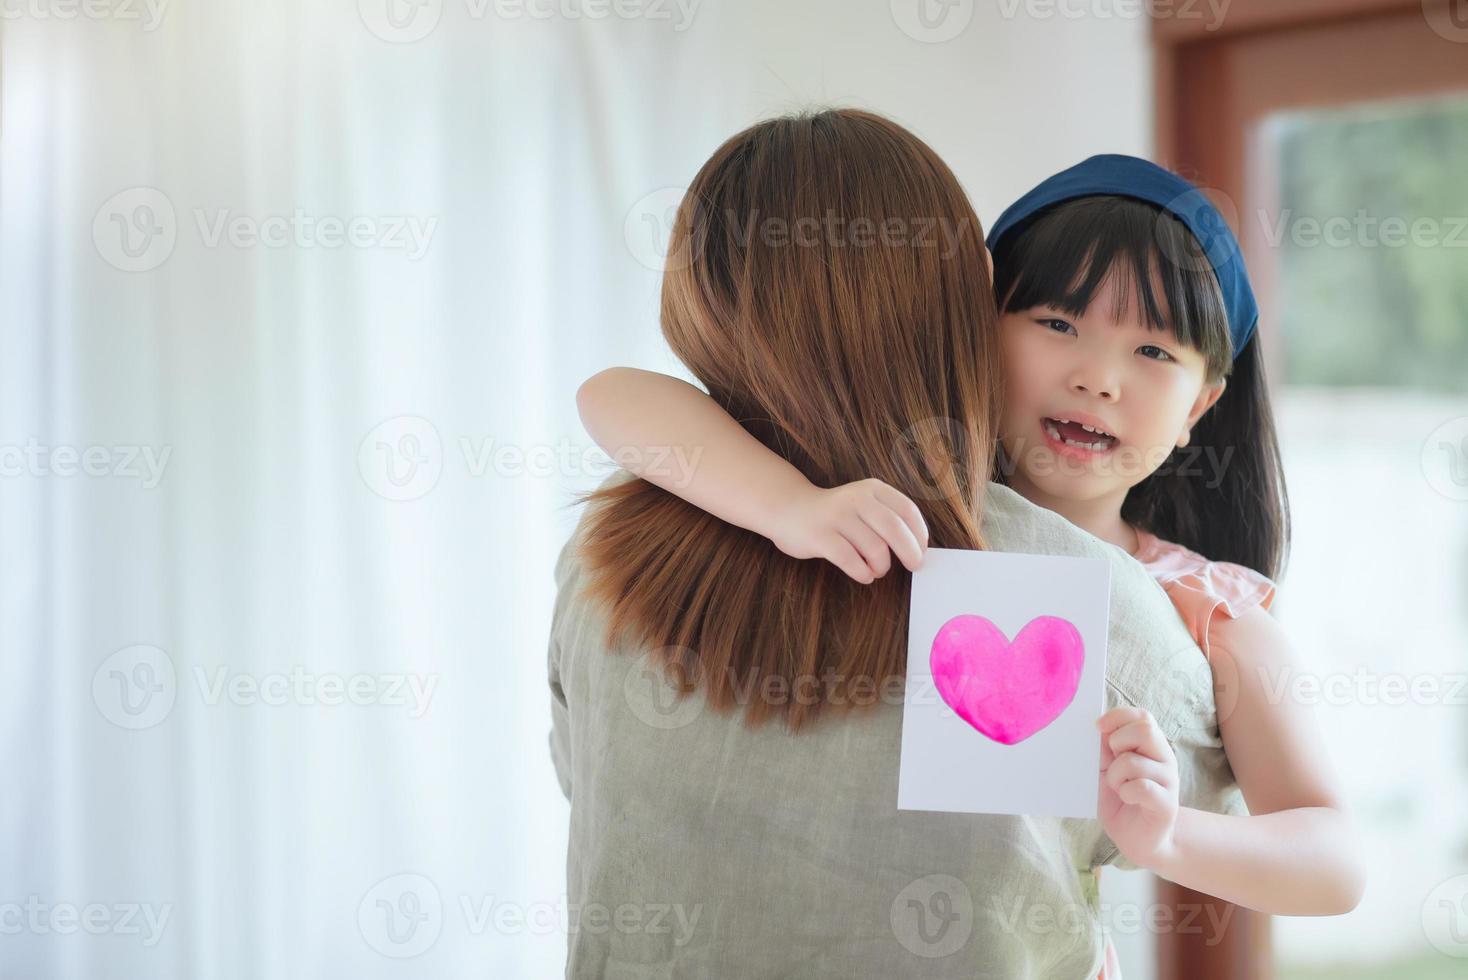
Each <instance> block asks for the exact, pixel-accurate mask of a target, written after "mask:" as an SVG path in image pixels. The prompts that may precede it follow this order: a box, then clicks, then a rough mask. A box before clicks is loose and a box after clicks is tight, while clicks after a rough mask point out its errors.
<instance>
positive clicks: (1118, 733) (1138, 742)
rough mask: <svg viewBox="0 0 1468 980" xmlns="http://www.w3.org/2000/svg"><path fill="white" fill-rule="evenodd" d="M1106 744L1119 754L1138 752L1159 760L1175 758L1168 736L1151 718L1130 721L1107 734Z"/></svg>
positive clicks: (1164, 760)
mask: <svg viewBox="0 0 1468 980" xmlns="http://www.w3.org/2000/svg"><path fill="white" fill-rule="evenodd" d="M1106 744H1107V746H1109V747H1110V748H1111V751H1113V752H1115V753H1116V754H1117V755H1120V754H1121V753H1123V752H1137V753H1140V754H1141V755H1145V756H1147V757H1149V758H1152V759H1156V760H1157V761H1158V762H1166V761H1167V760H1168V759H1171V758H1173V754H1172V746H1171V745H1169V744H1168V741H1167V736H1165V735H1163V734H1162V732H1161V730H1159V729H1158V727H1157V726H1156V725H1155V724H1152V722H1151V720H1150V719H1148V720H1144V721H1133V722H1128V723H1127V724H1125V725H1123V726H1121V727H1120V728H1118V729H1116V730H1115V731H1113V732H1112V733H1111V734H1110V735H1107V736H1106Z"/></svg>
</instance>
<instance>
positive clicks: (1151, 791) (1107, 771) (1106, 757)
mask: <svg viewBox="0 0 1468 980" xmlns="http://www.w3.org/2000/svg"><path fill="white" fill-rule="evenodd" d="M1096 726H1097V727H1098V728H1100V729H1101V798H1100V806H1099V808H1098V809H1099V816H1100V818H1101V826H1102V827H1103V828H1104V829H1105V831H1106V834H1107V836H1109V837H1110V838H1111V839H1112V841H1113V842H1114V843H1115V844H1116V846H1117V848H1118V849H1119V850H1120V851H1121V853H1122V854H1123V855H1125V857H1126V859H1127V860H1129V861H1131V862H1132V863H1133V864H1135V865H1137V866H1138V867H1143V868H1153V869H1155V868H1156V867H1157V866H1158V865H1159V864H1161V863H1163V862H1164V861H1165V860H1167V859H1168V858H1170V857H1171V856H1173V853H1174V851H1175V849H1176V839H1175V837H1174V831H1175V830H1176V827H1177V811H1178V773H1177V756H1175V755H1173V752H1172V746H1171V745H1170V744H1169V743H1168V741H1167V737H1166V736H1165V735H1163V734H1162V729H1160V728H1158V727H1157V722H1156V720H1155V719H1154V718H1153V717H1152V713H1151V712H1150V711H1147V710H1146V709H1145V708H1128V707H1122V708H1113V709H1112V710H1110V711H1108V712H1106V713H1105V714H1104V715H1102V716H1101V717H1100V718H1098V719H1097V720H1096Z"/></svg>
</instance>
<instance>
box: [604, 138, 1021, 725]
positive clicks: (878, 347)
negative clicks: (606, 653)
mask: <svg viewBox="0 0 1468 980" xmlns="http://www.w3.org/2000/svg"><path fill="white" fill-rule="evenodd" d="M668 256H669V258H668V263H667V265H666V267H665V269H664V275H663V291H662V328H663V335H664V337H666V338H667V341H668V343H669V345H670V346H671V347H672V349H673V351H674V353H676V354H677V355H678V357H679V358H680V359H681V360H682V361H683V363H684V364H686V365H687V366H688V369H689V370H690V371H691V372H692V373H693V374H694V375H695V376H696V377H697V378H698V379H699V380H700V381H701V382H702V383H703V384H704V385H705V386H706V387H707V389H708V392H709V394H710V395H711V396H712V397H713V398H714V400H715V401H716V402H718V404H719V405H721V406H722V407H723V408H724V409H725V410H726V411H728V412H729V413H730V414H731V415H732V416H733V417H734V418H735V419H737V420H738V421H739V422H740V424H742V425H743V426H744V427H745V428H746V429H747V430H748V431H749V432H750V433H752V434H753V435H754V436H755V437H756V438H757V439H759V440H760V442H762V443H763V444H764V445H765V446H767V447H769V448H770V449H771V450H773V451H774V452H776V453H778V454H779V455H781V456H783V457H784V458H785V459H787V460H789V461H790V462H791V463H792V464H793V465H794V466H795V467H796V468H797V469H798V470H800V472H802V473H803V474H805V476H806V477H807V478H809V479H810V480H811V481H812V482H813V483H815V484H816V485H817V486H820V487H833V486H837V485H840V484H843V483H848V482H852V481H855V480H860V479H863V478H867V477H876V478H878V479H880V480H883V481H885V482H886V483H888V484H890V485H891V486H893V487H895V488H896V489H898V490H900V491H902V492H903V493H905V494H907V495H908V496H909V497H911V498H912V499H913V500H914V501H915V502H917V503H918V505H919V507H920V508H921V510H922V512H923V516H924V518H925V520H926V521H927V525H928V530H929V542H930V544H931V545H933V546H936V547H948V548H982V547H983V546H984V542H983V538H982V535H981V533H980V521H979V515H980V513H981V509H982V506H983V500H984V492H985V489H986V487H987V485H988V481H989V478H990V465H991V462H992V452H993V443H994V439H995V437H996V422H997V419H998V411H999V406H1000V404H1001V402H1000V398H1001V394H1002V393H1001V391H1000V388H999V378H1000V374H999V371H1000V367H999V365H1000V360H999V350H998V331H997V322H998V320H997V313H996V310H995V304H994V298H993V292H992V289H991V286H990V283H989V280H988V276H986V275H985V273H984V268H985V266H984V263H985V261H986V259H985V257H984V253H983V231H982V229H981V228H980V226H979V221H978V218H977V216H976V215H975V214H974V212H973V209H972V207H971V206H970V205H969V202H968V199H967V197H966V196H965V195H964V193H963V190H962V188H961V187H960V186H959V183H958V181H957V179H956V178H955V177H954V175H953V173H952V172H951V171H950V170H949V169H948V167H947V166H946V165H945V164H944V163H943V162H942V160H941V159H939V157H938V156H937V154H935V153H934V152H933V151H932V149H930V148H929V147H928V146H927V145H926V144H925V143H923V142H922V141H921V140H919V139H918V138H917V137H915V136H914V135H912V134H911V133H909V132H908V131H907V130H905V129H903V128H902V127H900V126H898V125H897V124H895V123H893V122H891V121H890V120H888V119H884V118H882V117H881V116H877V115H874V114H872V113H868V112H862V111H857V110H850V109H838V110H828V111H823V112H816V113H809V114H800V115H795V116H788V117H782V118H777V119H771V120H767V121H765V122H761V123H758V124H756V125H754V126H751V127H750V128H749V129H746V130H745V131H744V132H741V133H739V134H738V135H736V136H734V137H732V138H731V139H729V140H728V141H727V142H725V143H724V145H722V146H721V147H719V148H718V150H717V151H715V153H714V155H713V156H712V158H710V159H709V161H708V162H707V163H706V164H704V166H703V168H702V169H701V170H699V172H698V174H697V176H696V177H694V179H693V182H692V184H691V186H690V187H689V189H688V191H687V193H686V195H685V196H684V198H683V200H682V203H681V204H680V206H679V208H678V211H677V215H676V218H675V224H674V228H673V230H672V234H671V237H670V240H669V245H668ZM588 501H589V504H590V506H589V509H588V513H587V515H586V521H585V523H586V533H585V536H584V539H583V542H584V543H583V546H582V552H581V554H582V557H583V559H584V562H585V566H586V568H587V570H588V572H589V586H588V591H589V594H590V595H591V596H592V597H593V598H594V599H597V600H599V601H601V602H603V603H604V604H605V605H606V606H607V607H608V609H609V616H608V622H607V641H608V644H609V646H613V645H615V644H617V643H618V642H620V641H624V640H625V641H630V642H631V643H633V644H635V645H636V646H637V647H638V648H648V649H651V650H652V651H653V652H654V655H655V656H656V658H657V660H658V661H659V662H661V663H662V664H663V665H664V666H665V667H666V668H668V669H669V673H672V674H674V675H675V678H674V679H675V680H676V681H677V682H678V683H679V684H681V685H682V686H683V688H684V690H693V689H696V688H702V689H704V690H705V691H706V692H707V697H708V701H709V704H711V705H712V706H714V707H715V708H718V709H724V710H733V709H735V708H736V707H742V708H743V709H744V716H745V718H746V719H747V720H748V721H749V722H751V723H756V722H760V721H763V720H765V719H767V718H769V717H771V716H780V717H783V719H784V720H785V722H786V724H787V725H788V727H789V728H790V729H791V730H797V729H799V728H800V726H801V725H802V724H803V723H805V722H807V721H809V720H810V719H812V718H813V717H815V716H816V715H817V714H819V713H820V711H821V710H822V709H824V708H831V707H837V706H839V707H841V708H849V707H854V706H859V705H863V704H873V703H876V702H877V700H878V699H879V698H880V697H881V692H882V691H883V690H887V689H889V688H887V687H886V685H889V684H891V683H892V682H893V681H894V680H897V679H900V678H901V676H902V674H903V669H904V661H905V656H906V645H907V640H906V633H907V599H908V587H909V583H910V580H911V576H910V574H909V573H908V572H906V570H904V569H902V568H901V567H900V566H898V565H894V567H893V568H892V570H891V571H889V572H888V574H887V575H886V576H884V577H883V578H880V579H878V580H877V581H876V582H874V583H872V584H871V585H861V584H858V583H856V582H854V581H852V580H851V579H849V578H847V577H846V576H845V575H844V574H843V573H842V572H840V571H839V570H838V569H836V568H835V567H834V566H832V565H830V564H829V563H827V562H824V561H799V560H796V559H794V558H790V557H787V556H786V555H784V554H782V553H781V552H780V551H779V550H777V549H776V548H775V546H774V545H773V544H771V543H770V542H769V541H767V540H765V539H764V538H762V537H760V536H759V535H756V534H753V533H751V532H749V531H746V530H743V529H741V528H738V527H734V526H732V525H730V524H726V523H723V522H722V521H720V520H718V519H717V518H714V517H712V516H710V515H709V514H707V513H704V512H703V511H701V510H699V509H698V508H696V507H694V506H692V505H690V504H688V503H685V502H684V501H683V500H681V499H679V498H678V497H676V496H674V495H673V494H671V493H668V492H666V491H664V490H662V489H659V488H658V487H656V486H653V485H652V484H649V483H646V482H644V481H641V480H631V481H626V482H623V483H620V484H612V485H609V486H607V487H604V488H602V489H601V490H599V491H597V492H595V493H594V494H592V495H590V497H589V498H588ZM874 692H875V693H874Z"/></svg>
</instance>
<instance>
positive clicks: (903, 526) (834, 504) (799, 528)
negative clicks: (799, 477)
mask: <svg viewBox="0 0 1468 980" xmlns="http://www.w3.org/2000/svg"><path fill="white" fill-rule="evenodd" d="M768 536H769V539H770V540H771V541H772V542H774V544H775V547H777V548H779V549H780V550H781V551H783V552H784V553H785V554H787V555H789V556H790V557H792V558H824V559H826V561H828V562H830V563H831V564H833V565H835V566H836V567H837V568H839V569H841V570H842V571H843V572H845V573H846V574H847V575H850V576H851V577H852V578H854V579H856V580H857V581H858V582H861V583H862V584H864V585H865V584H870V583H871V582H873V581H875V580H876V579H879V578H881V577H882V576H883V575H886V574H887V572H888V570H889V569H890V568H891V567H892V556H893V555H894V554H895V555H896V556H897V557H898V559H899V560H900V561H901V562H902V564H903V565H905V566H906V567H907V568H908V570H909V571H916V570H917V567H918V566H919V565H921V564H922V562H923V554H924V553H925V552H926V551H927V548H928V525H927V524H926V523H925V522H924V521H923V515H922V514H921V513H920V512H919V511H918V508H917V505H916V504H914V503H913V502H912V501H911V500H910V499H908V497H907V496H906V495H904V494H902V493H900V492H899V491H897V490H894V489H893V488H892V487H890V486H888V485H887V484H885V483H883V482H882V481H881V480H858V481H857V482H855V483H847V484H843V485H842V486H839V487H832V488H831V489H829V490H825V489H822V488H820V487H815V486H812V487H809V488H808V489H806V490H802V491H801V492H800V493H798V494H796V495H795V497H794V498H793V499H792V500H791V501H790V503H789V504H788V506H782V507H781V508H780V511H779V513H777V514H776V515H774V518H773V520H772V522H771V526H770V533H769V535H768Z"/></svg>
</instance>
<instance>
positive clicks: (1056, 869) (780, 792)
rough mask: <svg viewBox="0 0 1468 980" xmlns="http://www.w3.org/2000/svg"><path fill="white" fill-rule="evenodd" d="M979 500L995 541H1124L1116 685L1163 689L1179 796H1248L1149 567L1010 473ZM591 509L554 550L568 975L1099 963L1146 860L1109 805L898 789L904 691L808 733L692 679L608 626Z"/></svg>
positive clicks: (1008, 978) (1110, 554) (949, 971)
mask: <svg viewBox="0 0 1468 980" xmlns="http://www.w3.org/2000/svg"><path fill="white" fill-rule="evenodd" d="M619 478H625V477H624V476H623V475H620V474H619V475H618V476H614V477H613V478H612V479H619ZM985 509H986V512H985V514H984V515H983V529H984V533H985V535H986V536H987V540H988V542H989V545H990V547H991V548H992V549H993V550H996V551H1016V552H1028V553H1032V554H1044V555H1075V556H1080V557H1089V558H1104V559H1106V560H1108V561H1109V562H1111V566H1112V567H1111V605H1110V631H1109V639H1108V656H1107V668H1106V704H1107V707H1108V708H1110V707H1114V706H1116V705H1122V704H1125V705H1139V706H1141V707H1143V708H1146V709H1147V710H1149V711H1150V712H1152V714H1153V716H1154V717H1155V718H1156V719H1157V721H1158V723H1159V725H1160V726H1161V728H1162V730H1163V732H1165V733H1166V735H1167V737H1168V738H1169V739H1170V740H1171V742H1172V746H1173V749H1174V750H1175V752H1176V754H1177V758H1178V766H1179V771H1180V775H1181V781H1180V786H1181V798H1182V803H1183V805H1185V806H1192V807H1198V808H1202V809H1207V810H1213V811H1215V812H1227V813H1245V812H1247V810H1246V808H1245V807H1244V804H1243V799H1242V796H1241V794H1240V792H1239V790H1238V787H1237V785H1236V784H1235V782H1234V777H1233V773H1232V771H1231V770H1230V768H1229V765H1228V761H1227V759H1226V758H1225V756H1224V752H1223V743H1222V740H1221V739H1220V736H1219V730H1218V723H1217V719H1216V717H1215V709H1214V701H1213V688H1212V678H1211V673H1210V671H1209V669H1208V665H1207V662H1206V661H1205V660H1204V658H1203V654H1202V652H1201V651H1200V650H1199V649H1198V647H1197V645H1196V644H1195V643H1194V641H1193V640H1192V638H1191V637H1190V636H1189V634H1188V631H1187V629H1186V628H1185V627H1184V625H1183V623H1182V621H1181V620H1180V618H1179V617H1178V614H1177V611H1176V610H1175V609H1174V608H1173V605H1172V603H1171V602H1170V601H1169V600H1168V598H1167V596H1166V595H1165V594H1164V593H1163V591H1162V589H1161V588H1160V587H1159V586H1158V585H1157V583H1156V582H1155V581H1154V580H1153V579H1152V577H1151V576H1150V575H1149V574H1148V573H1147V572H1146V571H1145V570H1144V569H1143V568H1142V566H1141V565H1140V564H1138V563H1137V562H1136V561H1135V560H1133V559H1132V557H1131V556H1130V555H1128V554H1126V553H1125V552H1124V551H1123V550H1122V549H1120V548H1117V547H1115V546H1114V545H1111V544H1108V543H1106V542H1103V541H1101V540H1100V539H1098V538H1096V537H1093V536H1092V535H1090V534H1088V533H1086V532H1085V531H1082V530H1080V529H1079V528H1077V527H1075V526H1074V525H1073V524H1071V523H1069V522H1068V521H1066V520H1065V519H1064V518H1062V517H1060V516H1059V515H1057V514H1054V513H1051V512H1049V511H1046V510H1043V509H1041V508H1039V507H1037V506H1035V505H1033V504H1031V503H1030V502H1029V501H1027V500H1025V499H1024V498H1022V497H1020V496H1019V495H1018V494H1016V493H1014V492H1013V491H1012V490H1010V489H1008V488H1007V487H1004V486H1001V485H998V484H992V485H990V487H989V491H988V497H987V502H986V505H985ZM580 531H581V529H580V528H578V530H577V534H575V535H573V537H572V539H571V541H570V542H569V543H568V544H567V545H566V547H565V550H564V551H563V552H562V554H561V556H560V559H559V561H558V562H557V565H556V581H557V587H558V590H559V592H558V595H557V600H556V606H555V614H554V620H553V625H552V628H551V637H550V649H549V680H550V689H551V711H552V730H551V733H550V748H551V755H552V759H553V761H554V763H555V769H556V774H557V776H558V778H559V780H560V784H561V788H562V790H563V791H564V792H565V794H566V796H567V798H568V799H569V800H570V802H571V819H570V842H569V848H568V852H567V867H566V882H567V884H566V888H567V899H566V900H567V907H568V916H567V920H568V921H567V930H568V960H567V968H566V975H567V976H568V977H577V978H580V977H610V978H614V980H620V978H634V977H635V978H640V980H651V978H685V977H686V978H703V977H709V978H718V980H723V978H730V980H732V978H741V980H754V978H777V977H778V978H784V977H802V978H803V977H812V978H824V977H831V978H840V980H862V978H871V980H891V978H895V977H931V978H949V977H953V978H957V977H964V978H969V980H972V978H982V977H993V978H1004V980H1013V978H1022V977H1035V978H1044V980H1056V978H1059V980H1065V978H1076V980H1081V978H1085V980H1090V978H1092V977H1095V975H1096V973H1097V971H1098V970H1099V968H1100V966H1101V958H1102V938H1103V936H1102V931H1101V930H1102V915H1101V911H1102V910H1101V908H1100V903H1099V898H1098V895H1097V891H1096V880H1095V876H1094V875H1093V873H1092V870H1091V869H1092V868H1093V867H1095V866H1098V865H1103V864H1115V865H1119V866H1122V867H1132V865H1131V864H1129V863H1128V862H1126V861H1125V859H1123V858H1121V856H1120V855H1119V853H1118V852H1117V850H1116V846H1115V845H1114V844H1113V843H1112V842H1111V841H1110V839H1109V838H1107V837H1106V836H1105V834H1104V833H1103V832H1102V830H1101V824H1100V822H1099V821H1097V820H1085V819H1073V818H1049V817H1044V818H1042V817H1016V816H999V815H988V814H965V813H938V812H925V811H899V810H898V809H897V766H898V756H899V747H900V743H901V735H902V708H901V704H900V703H892V699H888V700H886V701H885V702H884V703H881V704H879V705H878V706H876V707H874V708H871V709H866V710H858V711H854V712H850V713H841V712H829V713H827V714H824V715H822V716H821V717H820V718H819V719H818V720H817V721H816V722H814V723H813V724H811V725H809V726H806V727H805V728H803V729H802V731H801V732H800V733H799V734H795V735H791V734H789V733H788V731H787V730H786V729H785V728H784V727H783V725H782V724H781V723H780V722H779V721H778V720H776V721H774V722H772V723H770V724H767V725H764V726H763V727H760V728H756V729H751V728H750V727H748V726H747V725H746V724H745V723H744V721H743V719H742V717H741V716H740V715H738V714H732V715H730V714H724V713H722V712H719V711H716V710H714V709H712V708H707V709H706V708H705V705H704V702H703V696H702V694H701V693H700V692H695V693H693V694H692V695H689V696H687V697H685V698H682V699H679V698H677V697H675V696H674V695H673V692H672V691H671V690H670V689H669V688H668V687H667V686H666V684H665V683H664V682H663V681H662V680H661V675H660V674H659V673H658V672H656V671H654V670H651V669H649V664H650V662H651V661H650V658H649V652H648V651H645V650H638V649H634V648H626V647H622V648H613V649H608V647H607V646H606V644H605V641H604V633H603V629H604V619H603V611H602V609H601V608H600V607H599V606H597V605H595V604H593V603H592V602H590V601H589V600H587V599H585V598H583V597H582V596H581V595H580V594H579V592H580V586H581V585H582V566H581V562H580V559H579V557H578V554H577V543H578V541H579V538H580ZM1039 775H1041V774H1037V776H1039ZM974 778H980V774H978V773H976V774H974Z"/></svg>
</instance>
